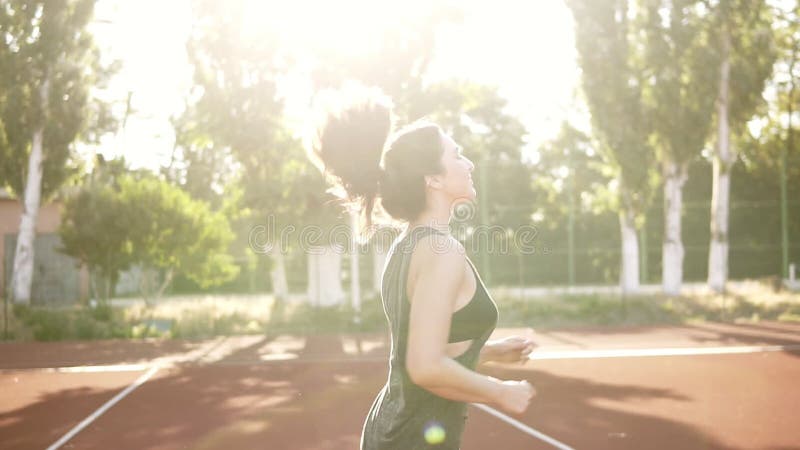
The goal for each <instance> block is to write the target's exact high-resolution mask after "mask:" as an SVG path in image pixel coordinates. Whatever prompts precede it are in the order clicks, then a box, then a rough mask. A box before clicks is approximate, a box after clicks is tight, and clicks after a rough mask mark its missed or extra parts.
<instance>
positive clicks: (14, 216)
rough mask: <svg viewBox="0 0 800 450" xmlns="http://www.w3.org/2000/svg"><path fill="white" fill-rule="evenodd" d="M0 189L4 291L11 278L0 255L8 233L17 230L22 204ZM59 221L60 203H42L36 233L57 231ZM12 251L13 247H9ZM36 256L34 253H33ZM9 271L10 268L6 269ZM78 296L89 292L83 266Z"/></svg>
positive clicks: (1, 288)
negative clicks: (8, 277)
mask: <svg viewBox="0 0 800 450" xmlns="http://www.w3.org/2000/svg"><path fill="white" fill-rule="evenodd" d="M4 194H5V192H4V191H3V190H2V189H0V292H3V293H5V292H6V285H7V283H8V282H10V281H11V280H7V279H6V275H5V274H6V271H7V269H6V267H5V266H4V265H5V261H4V259H5V258H3V257H2V256H3V255H5V254H6V249H5V245H6V239H5V237H6V236H7V235H9V234H11V235H14V234H17V233H18V232H19V221H20V218H21V215H22V204H21V203H20V202H19V201H18V200H16V199H12V198H8V196H7V194H5V195H4ZM60 223H61V204H60V203H58V202H50V203H47V204H43V205H42V206H41V207H40V208H39V214H38V216H37V218H36V233H37V234H49V233H57V232H58V227H59V224H60ZM10 251H12V252H13V251H14V249H10ZM34 258H36V255H34ZM8 271H9V272H10V268H9V270H8ZM79 291H80V298H81V299H85V298H87V297H88V293H89V276H88V272H87V271H86V269H85V268H83V267H82V268H81V270H80V281H79Z"/></svg>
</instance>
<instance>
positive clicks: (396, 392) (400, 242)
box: [360, 226, 498, 450]
mask: <svg viewBox="0 0 800 450" xmlns="http://www.w3.org/2000/svg"><path fill="white" fill-rule="evenodd" d="M431 233H441V232H440V231H438V230H436V229H434V228H431V227H425V226H422V227H416V228H413V229H410V230H408V231H407V232H406V233H405V234H404V235H401V236H400V237H398V238H397V239H396V240H395V242H394V243H393V244H392V247H391V248H390V250H389V254H388V258H387V263H386V266H385V267H384V271H383V278H382V284H381V300H382V302H383V309H384V313H385V314H386V319H387V320H388V322H389V327H390V331H391V337H392V348H391V352H390V356H389V377H388V380H387V382H386V384H385V385H384V386H383V388H382V389H381V391H380V392H379V393H378V395H377V397H376V398H375V401H374V402H373V403H372V407H371V408H370V410H369V414H368V415H367V418H366V420H365V421H364V427H363V429H362V433H361V447H360V448H361V450H401V449H402V450H418V449H448V450H457V449H458V448H459V446H460V443H461V434H462V432H463V431H464V425H465V422H466V419H467V404H466V403H463V402H458V401H453V400H449V399H446V398H443V397H439V396H437V395H436V394H434V393H432V392H430V391H428V390H425V389H423V388H422V387H420V386H418V385H416V384H415V383H414V382H413V381H411V379H410V377H409V376H408V372H407V371H406V368H405V355H406V343H407V340H408V317H409V310H410V305H411V304H410V303H409V301H408V298H407V295H406V289H405V288H406V280H407V278H408V266H409V262H410V260H411V254H412V252H413V251H414V247H415V245H416V244H417V242H418V241H419V240H420V238H422V237H424V236H427V235H429V234H431ZM467 261H468V262H469V264H470V266H471V268H472V270H473V273H474V274H475V278H476V281H477V283H476V284H477V288H476V291H475V295H474V296H473V298H472V299H471V300H470V302H469V303H468V304H467V305H466V306H465V307H463V308H461V309H459V310H458V311H456V312H455V313H454V314H453V317H452V323H451V330H450V339H449V341H450V342H454V341H465V340H469V339H473V341H472V344H471V345H470V346H469V348H468V349H467V350H466V352H464V353H463V354H461V355H460V356H458V357H456V358H454V360H455V361H457V362H458V363H460V364H461V365H463V366H464V367H466V368H468V369H470V370H474V369H475V366H476V364H477V362H478V356H479V353H480V350H481V348H482V347H483V345H484V344H485V343H486V341H487V340H488V339H489V336H490V335H491V334H492V331H494V328H495V326H496V325H497V318H498V313H497V305H496V304H495V303H494V301H493V300H492V299H491V297H490V296H489V294H488V292H487V291H486V287H485V286H484V284H483V281H482V280H481V279H480V277H479V276H478V273H477V271H476V270H475V267H474V265H473V264H472V262H471V261H469V259H467ZM431 427H440V430H442V431H444V440H443V441H442V440H441V439H439V440H432V441H430V442H429V441H428V440H426V438H425V435H426V434H425V433H426V430H430V429H431ZM428 436H429V438H430V437H432V435H431V434H429V435H428ZM439 437H440V438H441V436H439Z"/></svg>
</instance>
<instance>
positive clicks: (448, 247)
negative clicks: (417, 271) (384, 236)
mask: <svg viewBox="0 0 800 450" xmlns="http://www.w3.org/2000/svg"><path fill="white" fill-rule="evenodd" d="M465 258H466V252H465V249H464V246H463V245H462V244H461V243H460V242H459V241H458V240H457V239H456V238H454V237H453V236H452V235H450V234H446V233H441V232H432V233H428V234H425V235H424V236H421V237H420V238H419V239H418V240H417V242H416V245H414V248H413V250H412V264H414V265H415V266H417V267H422V268H424V267H433V266H439V265H444V266H446V267H452V269H453V270H458V269H460V268H461V264H463V262H464V260H465Z"/></svg>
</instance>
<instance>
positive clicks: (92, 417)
mask: <svg viewBox="0 0 800 450" xmlns="http://www.w3.org/2000/svg"><path fill="white" fill-rule="evenodd" d="M158 369H160V366H154V367H151V368H150V370H148V371H147V373H145V374H144V375H142V376H140V377H139V378H138V379H137V380H136V381H134V382H133V384H131V385H130V386H128V387H127V388H125V390H123V391H122V392H120V393H119V394H117V395H115V396H114V398H112V399H111V400H109V401H107V402H106V403H105V404H104V405H103V406H101V407H100V408H98V409H97V411H95V412H93V413H92V414H91V415H90V416H89V417H87V418H85V419H83V420H82V421H81V423H79V424H78V425H76V426H75V427H74V428H73V429H71V430H69V432H68V433H67V434H65V435H64V436H62V437H61V439H59V440H57V441H56V442H55V443H54V444H53V445H51V446H50V447H47V450H57V449H58V448H60V447H61V446H62V445H64V444H65V443H67V442H68V441H69V440H70V439H72V438H73V437H74V436H75V435H76V434H78V433H80V432H81V430H83V429H84V428H86V427H87V426H89V424H91V423H92V422H94V421H95V420H96V419H97V418H98V417H100V416H101V415H102V414H103V413H105V412H106V411H108V409H109V408H111V407H112V406H114V405H115V404H116V403H117V402H119V401H120V400H122V399H123V398H125V396H127V395H128V394H130V393H131V392H133V391H134V390H135V389H136V388H138V387H139V386H141V385H142V384H144V383H145V382H146V381H147V380H149V379H150V377H152V376H153V375H154V374H155V373H156V372H158Z"/></svg>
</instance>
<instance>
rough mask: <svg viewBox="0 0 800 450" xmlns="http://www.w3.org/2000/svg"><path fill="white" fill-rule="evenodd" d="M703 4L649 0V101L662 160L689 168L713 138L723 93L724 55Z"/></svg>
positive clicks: (643, 18)
mask: <svg viewBox="0 0 800 450" xmlns="http://www.w3.org/2000/svg"><path fill="white" fill-rule="evenodd" d="M704 3H705V2H704V1H699V0H677V1H663V0H647V1H644V2H643V5H642V9H641V14H640V15H639V16H638V18H637V19H638V20H637V22H638V26H639V27H640V28H641V29H642V30H643V31H644V34H645V36H646V37H645V39H644V48H645V51H644V56H643V58H644V64H645V69H644V70H645V71H646V72H645V84H644V86H643V99H644V103H645V110H646V112H647V117H648V120H649V122H650V124H651V126H652V131H653V136H652V141H653V144H654V147H655V148H656V150H657V151H658V156H659V159H660V160H661V161H663V162H672V163H675V164H678V165H680V166H685V164H686V163H687V162H689V161H690V160H691V159H693V158H697V157H699V155H700V150H701V149H702V148H703V145H704V144H705V142H706V141H707V139H708V136H709V133H710V128H711V124H712V119H713V117H714V106H715V102H714V100H715V98H716V95H717V91H718V89H719V54H718V52H716V51H715V50H714V47H713V40H714V36H713V29H712V28H711V26H712V24H711V23H709V22H710V21H709V20H708V17H707V14H706V13H704V8H703V7H702V5H703V4H704Z"/></svg>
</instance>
